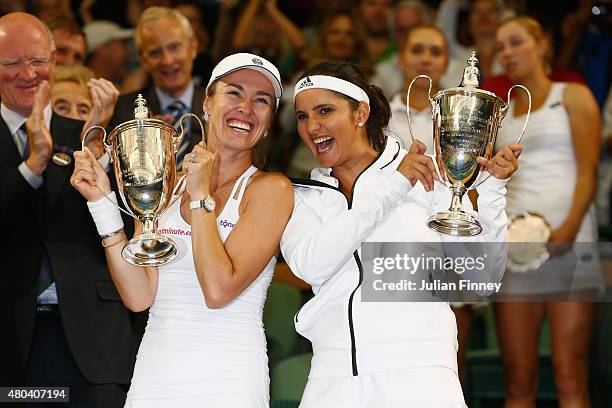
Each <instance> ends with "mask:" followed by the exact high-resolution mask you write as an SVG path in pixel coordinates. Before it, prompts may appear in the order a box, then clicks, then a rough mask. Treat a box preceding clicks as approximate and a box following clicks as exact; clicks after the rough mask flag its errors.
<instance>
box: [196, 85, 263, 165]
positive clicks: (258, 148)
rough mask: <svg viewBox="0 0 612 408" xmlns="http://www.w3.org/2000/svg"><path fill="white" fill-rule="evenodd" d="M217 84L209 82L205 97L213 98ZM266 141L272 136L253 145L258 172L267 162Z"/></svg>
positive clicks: (254, 161)
mask: <svg viewBox="0 0 612 408" xmlns="http://www.w3.org/2000/svg"><path fill="white" fill-rule="evenodd" d="M218 83H219V80H218V79H215V80H214V81H213V82H211V84H210V86H209V87H208V89H207V90H206V96H208V97H213V96H214V95H215V92H216V90H217V84H218ZM272 120H274V111H273V113H272ZM272 120H271V121H270V128H272ZM203 126H204V132H206V135H207V136H208V123H207V122H204V123H203ZM271 131H272V130H271V129H268V133H270V132H271ZM266 139H268V141H269V140H271V139H272V135H268V136H267V137H262V138H261V140H260V141H259V142H257V144H256V145H255V147H254V148H253V158H252V161H253V166H255V167H257V168H258V169H260V170H263V168H264V167H265V166H266V161H267V156H268V155H267V153H268V148H269V144H270V143H269V142H268V143H267V142H266Z"/></svg>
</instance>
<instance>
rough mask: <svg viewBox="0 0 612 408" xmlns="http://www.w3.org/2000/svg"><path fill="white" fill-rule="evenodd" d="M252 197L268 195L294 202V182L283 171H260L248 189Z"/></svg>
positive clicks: (268, 196)
mask: <svg viewBox="0 0 612 408" xmlns="http://www.w3.org/2000/svg"><path fill="white" fill-rule="evenodd" d="M247 193H248V195H249V196H250V197H251V198H254V197H266V199H270V198H271V197H274V199H275V200H279V201H280V200H282V201H290V202H293V184H291V181H290V180H289V179H288V178H287V176H285V175H284V174H282V173H276V172H275V173H272V172H263V171H259V172H257V173H255V174H254V175H253V177H252V178H251V183H250V185H249V188H248V189H247Z"/></svg>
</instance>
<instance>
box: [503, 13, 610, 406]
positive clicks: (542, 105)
mask: <svg viewBox="0 0 612 408" xmlns="http://www.w3.org/2000/svg"><path fill="white" fill-rule="evenodd" d="M548 52H549V43H548V38H547V36H546V35H545V33H544V31H543V30H542V27H541V26H540V24H539V23H538V22H537V21H536V20H534V19H532V18H530V17H524V16H520V17H515V18H511V19H509V20H506V21H504V22H503V23H502V24H501V25H500V26H499V28H498V29H497V53H498V58H499V61H500V62H501V64H502V65H503V67H504V70H505V74H506V75H507V76H508V77H509V78H510V79H511V80H512V81H513V82H514V83H515V84H523V85H524V86H526V87H527V88H529V90H530V91H531V94H532V97H533V109H532V112H531V118H532V119H531V122H530V123H529V126H528V127H527V129H526V132H525V137H524V138H523V143H524V144H525V153H524V154H523V157H522V158H521V168H520V169H519V170H518V171H517V172H516V174H515V176H514V177H512V179H511V180H510V182H509V183H508V186H507V188H508V194H507V197H508V205H507V207H506V211H507V212H508V215H509V216H512V215H516V214H524V213H525V212H526V211H530V212H536V213H539V214H540V215H541V216H543V217H545V218H546V220H547V222H548V224H549V225H550V228H551V230H550V237H549V239H548V242H549V244H552V245H549V252H553V255H552V256H551V258H550V260H549V261H548V262H547V263H546V264H545V266H547V264H551V262H552V261H556V260H557V259H559V257H561V256H562V255H561V254H560V252H563V251H564V250H567V249H568V247H567V245H564V244H567V243H574V242H597V230H596V225H595V219H594V211H593V210H594V208H593V206H592V202H593V197H594V194H595V189H596V177H597V161H598V158H599V146H600V141H599V137H600V136H599V134H600V116H599V109H598V106H597V103H596V101H595V99H594V97H593V95H592V94H591V92H590V91H589V89H588V88H586V87H585V86H583V85H581V84H573V83H572V84H569V83H560V82H551V80H550V79H549V78H548V75H547V55H548ZM526 110H527V100H526V98H525V97H524V95H522V94H519V95H518V96H517V98H516V99H515V100H514V101H513V102H511V104H510V108H509V110H508V115H507V116H508V117H507V118H506V121H505V122H504V127H503V128H502V129H500V133H499V136H498V145H503V143H505V142H507V141H508V140H510V139H511V138H512V137H513V134H515V132H516V131H517V129H518V128H520V126H521V122H522V120H523V119H522V116H524V114H525V113H526ZM579 245H580V244H578V245H577V246H576V247H575V252H576V255H577V258H578V262H577V264H575V265H573V266H575V268H574V267H573V266H572V267H571V268H558V269H550V272H551V273H550V274H549V275H546V276H548V278H546V277H542V278H540V280H539V284H533V283H531V284H530V283H526V284H525V285H523V286H522V287H521V288H520V289H521V291H522V292H521V293H518V292H517V293H516V294H517V295H520V294H527V295H530V294H533V295H534V296H540V297H541V298H540V300H541V301H539V302H534V301H531V302H528V303H527V302H525V303H521V302H509V303H501V302H500V303H496V304H495V309H496V319H497V330H498V338H499V341H500V346H501V352H502V357H503V360H504V364H505V369H506V382H507V384H506V392H507V401H506V403H507V406H508V407H513V406H533V405H534V404H535V396H536V392H537V388H538V344H539V341H538V338H539V333H540V328H541V326H542V323H543V320H544V318H545V316H548V318H549V322H550V330H551V338H552V347H551V350H552V361H553V367H554V372H555V382H556V386H557V391H558V392H557V397H558V399H559V404H560V405H561V406H589V394H588V382H587V358H588V355H589V342H590V338H591V330H592V325H593V318H594V312H595V307H594V305H593V303H589V302H576V301H573V302H572V301H570V302H549V301H545V299H547V296H548V295H555V294H561V295H564V296H565V297H564V300H567V299H569V300H572V296H570V295H568V294H569V293H570V292H571V293H573V294H578V293H580V292H582V293H587V294H588V293H589V292H590V295H591V296H594V295H596V294H597V292H598V291H599V289H600V288H601V285H602V283H603V281H602V277H601V273H600V270H599V260H598V255H597V253H596V252H595V253H591V252H590V251H589V249H587V252H586V253H585V252H583V248H584V247H583V246H579ZM583 245H584V244H583ZM592 245H594V244H592ZM564 246H565V247H566V248H565V249H561V248H562V247H564ZM555 252H557V254H555ZM556 255H557V256H556ZM549 268H550V267H549ZM563 269H565V270H563ZM538 273H539V271H538V270H536V271H533V273H530V274H526V275H522V276H525V279H528V277H533V278H537V274H538ZM516 278H517V279H516V282H517V284H518V283H520V277H519V275H518V274H516ZM568 296H569V297H568Z"/></svg>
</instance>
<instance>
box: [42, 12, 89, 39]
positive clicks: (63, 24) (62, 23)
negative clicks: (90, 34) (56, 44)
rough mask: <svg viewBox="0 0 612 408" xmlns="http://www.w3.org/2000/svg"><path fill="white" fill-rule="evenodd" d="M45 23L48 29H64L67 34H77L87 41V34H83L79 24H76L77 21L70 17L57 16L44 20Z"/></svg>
mask: <svg viewBox="0 0 612 408" xmlns="http://www.w3.org/2000/svg"><path fill="white" fill-rule="evenodd" d="M45 24H47V27H49V30H51V31H54V30H64V31H66V32H68V34H69V35H71V36H73V35H79V36H81V37H83V38H84V39H85V41H87V36H86V35H85V32H84V31H83V29H82V28H81V26H80V25H78V23H77V22H76V21H75V20H74V19H72V18H71V17H68V16H58V17H55V18H53V19H51V20H48V21H45Z"/></svg>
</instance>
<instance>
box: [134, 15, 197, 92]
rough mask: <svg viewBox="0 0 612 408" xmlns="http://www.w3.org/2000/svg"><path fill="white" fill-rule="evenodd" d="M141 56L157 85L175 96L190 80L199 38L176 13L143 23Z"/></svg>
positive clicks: (185, 87)
mask: <svg viewBox="0 0 612 408" xmlns="http://www.w3.org/2000/svg"><path fill="white" fill-rule="evenodd" d="M140 38H141V50H140V58H141V61H142V64H143V66H144V68H145V70H146V71H147V72H149V73H150V74H151V76H152V77H153V82H154V83H155V85H156V86H157V87H158V88H159V89H161V90H162V91H163V92H165V93H166V94H168V95H170V96H172V97H178V96H180V95H181V94H182V93H183V92H185V90H186V89H187V87H188V86H189V83H190V82H191V74H192V70H193V60H194V59H195V57H196V53H197V42H196V40H195V39H194V38H190V37H189V36H188V34H187V33H186V32H185V30H184V29H183V28H182V26H181V25H180V23H179V22H178V21H176V19H175V18H173V17H164V18H162V19H160V20H157V21H155V22H151V23H148V24H145V25H143V26H142V27H140Z"/></svg>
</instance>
